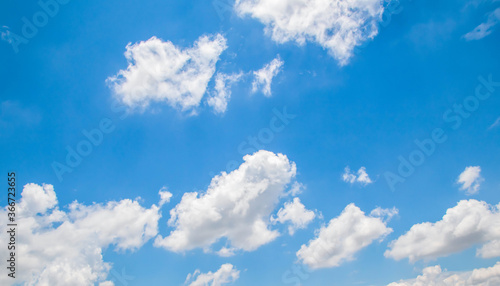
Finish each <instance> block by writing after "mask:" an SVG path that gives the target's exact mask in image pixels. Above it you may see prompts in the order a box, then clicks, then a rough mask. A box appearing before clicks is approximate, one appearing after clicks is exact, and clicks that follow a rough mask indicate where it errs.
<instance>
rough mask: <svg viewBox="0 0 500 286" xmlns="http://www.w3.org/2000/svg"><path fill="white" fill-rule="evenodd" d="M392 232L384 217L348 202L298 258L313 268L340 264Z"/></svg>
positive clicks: (299, 253)
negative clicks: (366, 211)
mask: <svg viewBox="0 0 500 286" xmlns="http://www.w3.org/2000/svg"><path fill="white" fill-rule="evenodd" d="M391 232H392V229H391V228H388V227H387V226H386V222H384V221H383V220H382V219H381V218H378V217H370V216H366V215H365V213H364V212H363V211H361V210H360V209H359V208H358V207H357V206H355V205H354V204H350V205H348V206H347V207H346V208H345V209H344V211H343V212H342V213H341V214H340V216H338V217H337V218H333V219H332V220H330V222H329V223H328V226H326V227H322V228H321V229H320V230H319V231H318V232H317V236H316V238H314V239H312V240H310V241H309V244H308V245H302V247H301V248H300V250H299V251H297V257H298V258H299V260H301V261H302V262H303V263H304V264H307V265H308V266H309V267H311V268H313V269H317V268H328V267H337V266H340V265H341V264H342V263H343V262H345V261H350V260H353V259H354V255H355V254H356V253H357V252H358V251H360V250H361V249H363V248H365V247H367V246H368V245H370V244H371V243H372V242H373V241H374V240H376V239H380V240H381V239H383V238H384V237H385V236H387V235H388V234H389V233H391Z"/></svg>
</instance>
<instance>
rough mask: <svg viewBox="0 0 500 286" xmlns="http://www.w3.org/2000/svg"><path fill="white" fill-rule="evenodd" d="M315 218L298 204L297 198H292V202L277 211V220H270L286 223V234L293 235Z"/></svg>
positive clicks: (312, 213)
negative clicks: (287, 224) (288, 223)
mask: <svg viewBox="0 0 500 286" xmlns="http://www.w3.org/2000/svg"><path fill="white" fill-rule="evenodd" d="M315 217H316V214H314V212H313V211H310V210H307V209H306V207H305V206H304V205H303V204H302V203H301V202H300V199H299V198H294V199H293V201H292V202H288V203H285V206H284V207H283V208H281V209H280V210H279V211H278V214H277V218H272V219H271V220H272V221H273V222H279V223H286V222H288V221H289V222H290V223H291V225H290V226H288V233H290V235H293V234H294V233H295V231H296V230H297V229H304V228H306V227H307V225H308V224H309V223H310V222H312V221H313V219H314V218H315Z"/></svg>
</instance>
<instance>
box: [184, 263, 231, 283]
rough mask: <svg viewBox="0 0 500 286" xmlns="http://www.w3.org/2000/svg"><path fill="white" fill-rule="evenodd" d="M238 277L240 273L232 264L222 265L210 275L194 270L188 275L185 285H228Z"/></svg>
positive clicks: (209, 273)
mask: <svg viewBox="0 0 500 286" xmlns="http://www.w3.org/2000/svg"><path fill="white" fill-rule="evenodd" d="M239 277H240V271H239V270H236V268H234V266H233V265H232V264H229V263H226V264H223V265H222V266H221V267H220V269H219V270H217V271H216V272H214V273H212V272H211V271H209V272H208V273H200V270H196V271H195V272H194V273H193V274H188V276H187V278H186V282H185V284H187V283H189V282H190V281H191V280H193V281H192V282H191V283H189V286H209V285H210V286H222V285H228V284H230V283H232V282H234V281H236V280H238V278H239Z"/></svg>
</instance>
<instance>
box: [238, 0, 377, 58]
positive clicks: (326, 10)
mask: <svg viewBox="0 0 500 286" xmlns="http://www.w3.org/2000/svg"><path fill="white" fill-rule="evenodd" d="M234 7H235V10H236V12H237V13H238V14H239V15H240V16H241V17H243V16H245V15H249V16H251V17H252V18H255V19H257V20H258V21H260V22H261V23H263V24H264V25H265V32H266V33H267V34H268V35H270V36H271V37H272V39H273V40H274V41H276V42H278V43H285V42H289V41H294V42H296V43H298V44H300V45H303V44H305V43H306V41H311V42H315V43H317V44H319V45H321V46H322V47H323V48H325V49H327V50H328V51H329V53H330V54H331V55H332V56H333V57H334V58H336V59H337V60H338V61H339V63H340V64H341V65H345V64H347V62H348V60H349V58H350V57H351V56H352V54H353V50H354V48H355V47H356V46H358V45H361V44H362V43H363V42H365V41H367V40H368V39H372V38H373V37H375V36H376V35H377V33H378V27H377V26H378V23H379V22H380V21H381V19H382V14H383V12H384V7H383V1H380V0H284V1H273V0H236V2H235V5H234Z"/></svg>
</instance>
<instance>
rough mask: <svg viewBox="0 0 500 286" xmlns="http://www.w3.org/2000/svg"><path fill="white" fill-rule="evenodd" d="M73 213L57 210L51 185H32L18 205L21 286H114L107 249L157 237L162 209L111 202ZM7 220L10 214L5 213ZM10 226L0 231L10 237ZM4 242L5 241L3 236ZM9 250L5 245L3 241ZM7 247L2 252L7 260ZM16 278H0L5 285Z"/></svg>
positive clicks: (128, 246)
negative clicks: (100, 285)
mask: <svg viewBox="0 0 500 286" xmlns="http://www.w3.org/2000/svg"><path fill="white" fill-rule="evenodd" d="M68 208H69V210H68V211H62V210H60V209H59V207H58V201H57V197H56V193H55V192H54V189H53V187H52V186H51V185H43V186H39V185H36V184H27V185H26V186H24V189H23V192H22V194H21V200H20V202H19V204H18V205H17V224H18V225H20V226H22V227H21V232H20V233H19V234H20V235H18V236H17V239H18V241H17V249H18V250H17V255H18V256H19V257H21V260H22V263H23V264H22V265H23V266H22V270H21V271H18V273H17V277H16V283H24V284H25V285H75V286H78V285H94V283H99V282H103V283H105V284H102V285H112V284H110V283H111V282H110V281H108V282H106V277H107V275H108V272H109V270H110V268H111V264H109V263H106V262H104V261H103V257H102V250H103V249H104V248H107V247H110V246H115V248H116V250H120V251H123V250H132V251H133V250H137V249H139V248H140V247H141V246H142V245H143V244H144V243H146V242H147V241H148V240H150V239H151V238H153V237H155V236H156V235H157V233H158V220H159V219H160V217H161V215H160V213H159V208H158V207H157V206H155V205H152V206H151V208H149V209H147V208H144V207H142V206H140V205H139V203H138V202H137V201H132V200H128V199H125V200H122V201H111V202H108V203H107V204H93V205H89V206H86V205H83V204H80V203H78V202H76V201H75V202H73V203H72V204H70V205H69V206H68ZM0 215H1V217H2V218H6V217H7V214H6V213H5V209H3V210H1V211H0ZM6 225H7V224H6V223H2V226H1V227H0V230H1V231H2V233H6V231H7V229H5V227H6ZM0 237H1V239H2V240H3V239H4V238H5V236H0ZM1 243H2V244H3V245H7V242H6V241H1ZM6 251H7V248H2V250H1V251H0V253H1V254H2V256H3V257H7V254H6ZM7 279H12V278H10V277H7V275H2V276H1V277H0V284H2V285H9V283H10V282H11V281H10V280H7Z"/></svg>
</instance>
